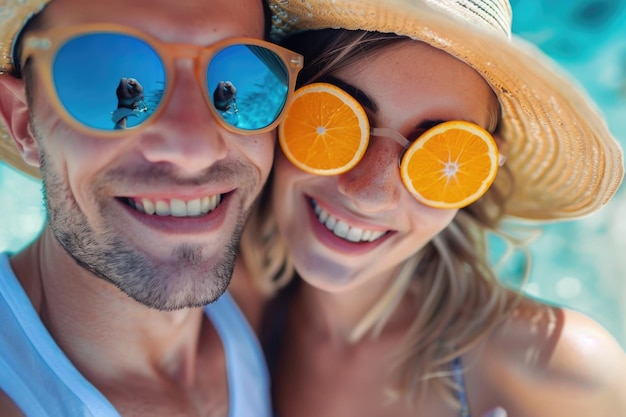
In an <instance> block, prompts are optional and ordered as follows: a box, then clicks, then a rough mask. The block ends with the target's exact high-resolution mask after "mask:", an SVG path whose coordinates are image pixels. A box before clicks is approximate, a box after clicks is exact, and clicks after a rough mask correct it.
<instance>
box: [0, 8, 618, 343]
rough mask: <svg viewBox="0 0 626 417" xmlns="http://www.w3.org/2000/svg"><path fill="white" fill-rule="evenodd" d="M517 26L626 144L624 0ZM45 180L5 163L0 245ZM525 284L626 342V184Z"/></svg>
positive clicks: (567, 235) (36, 212)
mask: <svg viewBox="0 0 626 417" xmlns="http://www.w3.org/2000/svg"><path fill="white" fill-rule="evenodd" d="M512 5H513V10H514V26H513V30H514V32H515V33H517V34H518V35H520V36H522V37H524V38H526V39H528V40H530V41H531V42H533V43H535V44H536V45H538V46H539V48H541V49H542V50H543V51H544V52H546V53H547V54H548V55H550V56H551V57H553V58H554V59H555V60H556V61H557V62H559V63H560V64H561V65H562V66H563V67H565V68H566V69H567V70H568V71H569V72H570V73H571V74H572V75H573V77H575V78H576V79H577V80H578V81H579V82H580V83H581V84H582V85H583V86H584V88H585V89H586V90H587V91H588V92H589V94H590V95H591V96H592V97H593V98H594V99H595V100H596V101H597V103H598V104H599V107H600V108H601V111H602V112H603V113H604V115H605V116H606V118H607V122H608V125H609V127H610V129H611V131H612V132H613V134H614V135H615V137H616V138H617V139H618V140H619V141H620V143H621V144H622V146H623V147H626V1H618V0H604V1H602V0H576V1H572V0H518V1H512ZM40 188H41V185H40V183H39V182H37V181H34V180H32V179H30V178H27V177H25V176H23V175H21V174H18V173H16V172H15V171H13V170H11V169H9V168H7V167H5V166H4V165H1V164H0V191H1V192H0V252H2V251H16V250H18V249H19V248H21V247H23V246H24V245H26V244H27V243H28V242H29V241H31V240H32V239H33V238H34V237H35V236H36V234H37V233H38V232H39V230H40V229H41V226H42V223H43V218H44V210H43V207H42V204H41V198H40V195H41V193H40ZM531 250H532V254H533V269H532V271H531V276H530V280H529V281H528V283H527V284H526V287H525V291H526V292H527V293H528V294H529V295H531V296H533V297H537V298H539V299H542V300H546V301H548V302H550V303H555V304H558V305H563V306H567V307H569V308H572V309H575V310H578V311H582V312H584V313H586V314H588V315H590V316H591V317H592V318H594V319H596V320H597V321H599V322H600V323H601V324H603V325H604V326H605V327H606V328H607V329H608V330H609V331H610V332H611V333H612V334H613V335H614V336H615V337H616V338H617V340H618V341H619V342H620V343H621V344H622V346H624V347H625V348H626V304H625V303H624V300H626V279H625V276H626V191H624V186H622V187H621V189H620V190H619V191H618V194H617V196H616V198H615V199H614V200H612V201H611V202H610V203H609V204H608V205H607V206H606V207H605V208H603V209H602V210H601V211H600V212H599V213H597V214H594V215H592V216H590V217H588V218H585V219H583V220H581V221H577V222H565V223H558V224H551V225H548V226H545V227H543V234H542V235H541V237H539V238H537V239H536V240H535V241H534V242H533V243H532V245H531Z"/></svg>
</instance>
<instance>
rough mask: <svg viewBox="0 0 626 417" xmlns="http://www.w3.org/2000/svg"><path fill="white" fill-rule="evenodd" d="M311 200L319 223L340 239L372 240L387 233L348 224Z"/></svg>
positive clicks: (352, 240) (353, 240)
mask: <svg viewBox="0 0 626 417" xmlns="http://www.w3.org/2000/svg"><path fill="white" fill-rule="evenodd" d="M311 201H312V202H313V209H314V211H315V214H316V215H317V218H318V220H319V221H320V223H322V224H323V225H324V226H326V228H327V229H328V230H330V231H331V232H333V233H334V234H335V235H336V236H339V237H340V238H342V239H345V240H348V241H350V242H373V241H375V240H377V239H380V238H381V237H382V236H383V235H384V234H385V233H387V232H385V231H376V230H364V229H361V228H359V227H353V226H350V225H348V223H346V222H344V221H343V220H339V219H337V218H335V217H333V216H331V215H330V214H328V212H327V211H326V210H324V209H323V208H321V207H320V206H319V205H318V204H317V203H316V202H315V200H311Z"/></svg>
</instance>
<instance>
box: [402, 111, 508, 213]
mask: <svg viewBox="0 0 626 417" xmlns="http://www.w3.org/2000/svg"><path fill="white" fill-rule="evenodd" d="M497 172H498V147H497V145H496V143H495V141H494V140H493V137H492V136H491V134H490V133H489V132H487V131H486V130H485V129H483V128H481V127H480V126H477V125H475V124H473V123H470V122H464V121H451V122H445V123H441V124H439V125H437V126H435V127H433V128H431V129H429V130H427V131H426V132H425V133H424V134H423V135H422V136H420V137H419V138H418V139H417V140H416V141H415V142H414V143H413V144H412V145H411V146H410V147H409V149H407V151H406V152H405V153H404V155H403V156H402V164H401V177H402V182H403V183H404V185H405V187H406V188H407V189H408V190H409V192H410V193H411V194H413V196H414V197H415V198H416V199H417V200H418V201H420V202H422V203H424V204H426V205H428V206H430V207H435V208H446V209H450V208H461V207H465V206H467V205H469V204H471V203H473V202H474V201H476V200H478V199H479V198H480V197H481V196H482V195H483V194H484V193H485V192H486V191H487V189H488V188H489V187H490V186H491V184H492V183H493V180H494V179H495V177H496V173H497Z"/></svg>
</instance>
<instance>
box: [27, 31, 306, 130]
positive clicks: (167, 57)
mask: <svg viewBox="0 0 626 417" xmlns="http://www.w3.org/2000/svg"><path fill="white" fill-rule="evenodd" d="M94 33H119V34H122V35H130V36H133V37H135V38H137V39H140V40H142V41H144V42H145V43H147V44H148V45H150V46H151V47H152V48H153V49H154V50H155V51H156V53H157V54H158V56H159V58H160V59H161V62H162V63H163V68H164V70H165V76H166V80H167V82H166V85H165V91H164V93H163V97H162V100H161V102H160V103H159V106H158V107H157V109H156V111H155V112H154V113H153V114H152V115H151V116H150V118H149V119H148V120H146V121H145V122H144V123H141V124H140V125H138V126H135V127H132V128H129V129H118V130H115V129H112V130H110V131H109V130H102V129H96V128H91V127H88V126H86V125H84V124H82V123H81V122H79V121H78V120H76V119H75V118H74V117H72V116H71V115H70V114H69V113H68V112H67V110H66V109H65V107H64V106H63V105H62V103H61V101H60V99H59V96H58V95H57V93H56V89H55V87H54V81H53V77H52V70H51V68H52V61H53V59H54V57H55V55H56V53H57V51H58V50H59V48H60V47H61V46H62V45H63V44H64V43H65V42H66V41H68V40H69V39H72V38H73V37H76V36H79V35H83V34H94ZM232 45H253V46H260V47H263V48H266V49H268V50H270V51H272V52H274V53H275V54H276V55H277V56H278V57H279V58H280V59H281V60H282V62H283V64H284V65H285V68H286V69H287V72H288V75H289V85H288V89H287V97H286V98H285V104H284V105H283V109H282V110H281V112H280V114H279V115H278V117H276V120H274V122H272V123H271V124H269V125H267V126H265V127H263V128H260V129H255V130H246V129H240V128H237V127H236V126H232V125H230V124H228V123H226V122H225V121H224V120H223V119H222V117H221V116H220V114H219V113H218V112H217V110H216V109H215V107H214V105H213V103H212V102H211V97H210V96H209V89H208V86H207V83H206V76H205V74H206V70H207V69H208V65H209V63H210V62H211V59H212V58H213V57H214V56H215V54H216V53H218V52H220V51H222V50H223V49H224V48H226V47H228V46H232ZM31 57H33V58H35V59H32V60H31V61H32V65H34V68H37V69H43V71H41V74H42V77H43V82H44V88H45V89H46V92H47V93H48V94H49V96H50V97H51V98H52V103H53V105H54V106H55V108H56V109H57V110H58V111H59V114H60V115H61V117H62V118H63V120H64V121H65V122H66V123H67V124H69V125H70V126H72V127H73V128H75V129H76V130H78V131H81V132H83V133H86V134H89V135H94V134H95V135H97V136H101V137H110V138H120V137H126V136H128V135H129V134H130V131H132V134H136V133H137V132H138V131H140V130H141V129H143V128H145V127H147V126H149V125H150V124H152V123H154V122H155V121H156V120H158V118H159V115H160V114H161V112H162V111H163V110H164V109H165V107H166V104H167V103H168V101H169V99H170V96H171V94H172V88H171V85H172V84H173V80H174V79H175V74H176V72H175V71H174V61H175V60H176V59H181V58H192V59H194V60H196V63H197V64H196V71H195V76H196V80H197V82H198V85H199V86H200V87H201V89H202V90H203V96H204V99H205V101H206V104H207V106H208V108H209V111H210V112H211V114H212V115H213V117H214V119H215V120H217V122H218V124H219V125H220V126H221V127H222V128H224V129H226V130H228V131H230V132H233V133H238V134H242V135H252V134H258V133H264V132H268V131H271V130H273V129H274V128H276V126H278V124H279V123H280V122H281V120H282V118H283V116H284V114H285V111H286V110H287V109H288V108H289V104H290V102H291V99H292V96H293V92H294V89H295V84H296V78H297V76H298V73H299V72H300V70H301V69H302V66H303V64H304V58H303V57H302V55H300V54H297V53H295V52H292V51H290V50H288V49H286V48H283V47H280V46H278V45H275V44H273V43H270V42H267V41H263V40H260V39H252V38H229V39H225V40H223V41H220V42H217V43H215V44H213V45H210V46H207V47H203V46H197V45H191V44H184V43H166V42H162V41H160V40H158V39H156V38H154V37H152V36H149V35H147V34H145V33H143V32H141V31H139V30H136V29H134V28H129V27H126V26H123V25H115V24H104V23H98V24H84V25H74V26H69V27H59V28H52V29H47V30H40V31H33V32H31V33H28V34H26V35H25V36H24V41H23V49H22V57H21V62H20V64H21V67H22V68H24V66H25V64H26V63H27V61H28V59H29V58H31Z"/></svg>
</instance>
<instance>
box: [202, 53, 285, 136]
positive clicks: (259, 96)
mask: <svg viewBox="0 0 626 417" xmlns="http://www.w3.org/2000/svg"><path fill="white" fill-rule="evenodd" d="M207 86H208V89H209V96H210V97H211V101H212V102H213V106H214V107H215V110H216V111H217V113H218V114H219V115H220V117H222V119H223V120H224V121H225V122H226V123H228V124H230V125H232V126H235V127H237V128H239V129H243V130H257V129H262V128H264V127H266V126H268V125H270V124H272V123H273V122H274V121H275V120H276V118H277V117H278V115H279V114H280V112H281V111H282V109H283V107H284V106H285V100H286V99H287V90H288V87H289V75H288V72H287V68H286V67H285V65H284V63H283V61H282V60H281V59H280V58H279V57H278V56H277V55H276V54H275V53H274V52H272V51H270V50H269V49H266V48H263V47H260V46H255V45H232V46H228V47H226V48H224V49H222V50H221V51H219V52H218V53H217V54H216V55H215V56H214V57H213V59H212V60H211V62H210V63H209V68H208V71H207Z"/></svg>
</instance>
